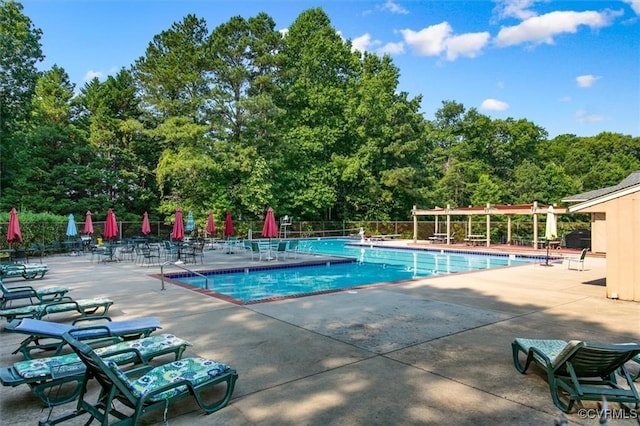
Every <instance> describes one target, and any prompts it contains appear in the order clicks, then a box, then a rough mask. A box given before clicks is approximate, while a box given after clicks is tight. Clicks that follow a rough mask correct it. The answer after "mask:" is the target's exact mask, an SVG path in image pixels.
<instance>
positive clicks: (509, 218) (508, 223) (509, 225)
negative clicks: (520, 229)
mask: <svg viewBox="0 0 640 426" xmlns="http://www.w3.org/2000/svg"><path fill="white" fill-rule="evenodd" d="M507 244H509V245H511V215H510V214H508V215H507Z"/></svg>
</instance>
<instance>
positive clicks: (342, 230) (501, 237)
mask: <svg viewBox="0 0 640 426" xmlns="http://www.w3.org/2000/svg"><path fill="white" fill-rule="evenodd" d="M104 224H105V222H96V221H94V222H93V228H94V234H93V235H92V237H93V238H94V239H95V238H97V237H100V236H101V235H102V234H103V230H104ZM76 225H77V229H78V231H81V230H82V229H83V227H84V223H83V222H77V223H76ZM262 225H263V223H262V222H259V221H234V229H235V236H237V237H238V238H248V237H252V238H260V237H261V231H262ZM118 227H119V232H118V239H126V238H133V237H136V236H141V223H140V222H118ZM413 227H414V225H413V221H343V222H338V221H315V222H314V221H300V222H295V221H294V222H293V223H291V224H290V225H287V226H281V227H280V235H279V237H280V238H318V237H343V236H357V235H358V232H359V231H360V228H362V229H363V230H364V232H365V234H366V235H399V236H400V237H399V238H403V239H413ZM445 227H446V223H445V222H443V221H439V223H438V229H436V224H435V222H434V221H429V220H419V221H418V240H427V239H428V238H429V237H430V236H432V235H433V234H434V233H437V232H444V228H445ZM20 228H21V231H22V237H23V243H22V244H21V246H23V247H29V246H30V245H31V244H35V243H39V244H50V243H52V242H53V241H58V242H62V241H67V240H69V239H73V238H70V237H68V236H67V235H65V234H66V230H67V224H66V223H33V222H25V223H22V222H21V223H20ZM578 228H580V229H590V224H589V223H585V222H559V223H558V235H563V234H565V233H568V232H570V231H572V230H574V229H578ZM6 229H7V223H3V224H0V235H1V236H2V237H0V238H1V240H0V248H6V247H8V246H9V244H8V243H7V241H6V238H5V235H6V234H5V233H6ZM223 229H224V224H222V223H220V224H219V226H217V227H216V233H215V235H214V236H215V237H217V238H222V237H223V235H222V233H223ZM172 230H173V225H171V224H166V223H164V222H152V223H151V233H150V234H149V235H147V237H148V238H150V239H152V240H168V239H170V238H171V232H172ZM204 230H205V224H202V225H200V224H198V226H196V229H195V230H194V231H193V232H191V233H187V235H188V236H192V237H197V236H201V237H204V236H205V232H204ZM451 231H452V233H453V234H454V238H455V240H456V241H462V240H463V239H464V237H465V235H466V233H467V231H468V222H467V221H451ZM485 232H486V221H485V220H482V221H478V222H477V223H473V224H472V232H471V233H478V234H484V233H485ZM538 232H544V221H540V222H539V223H538ZM511 235H512V239H513V238H532V237H533V221H531V220H529V221H515V220H514V221H512V223H511ZM209 237H211V235H209ZM75 238H79V236H78V237H75ZM506 238H507V222H506V221H500V220H495V221H491V241H492V242H493V243H500V242H506ZM14 246H15V244H14Z"/></svg>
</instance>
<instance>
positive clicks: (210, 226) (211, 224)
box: [207, 212, 216, 235]
mask: <svg viewBox="0 0 640 426" xmlns="http://www.w3.org/2000/svg"><path fill="white" fill-rule="evenodd" d="M215 233H216V223H215V221H214V220H213V213H211V212H209V216H208V217H207V234H211V235H215Z"/></svg>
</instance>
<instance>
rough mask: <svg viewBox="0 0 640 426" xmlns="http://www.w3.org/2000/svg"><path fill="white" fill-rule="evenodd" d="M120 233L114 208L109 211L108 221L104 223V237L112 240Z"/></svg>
mask: <svg viewBox="0 0 640 426" xmlns="http://www.w3.org/2000/svg"><path fill="white" fill-rule="evenodd" d="M117 235H118V223H117V222H116V215H115V213H114V212H113V210H111V209H109V210H108V211H107V221H106V223H105V224H104V237H105V238H106V239H107V240H112V239H114V238H115V237H116V236H117Z"/></svg>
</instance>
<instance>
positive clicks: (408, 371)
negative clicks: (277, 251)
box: [0, 240, 640, 426]
mask: <svg viewBox="0 0 640 426" xmlns="http://www.w3.org/2000/svg"><path fill="white" fill-rule="evenodd" d="M411 244H412V243H411V242H408V241H401V240H397V241H388V242H384V245H398V246H407V245H408V246H411ZM455 248H456V249H457V248H460V247H459V246H458V247H455ZM474 249H475V250H480V248H478V247H474ZM532 252H533V253H536V254H542V252H543V251H542V250H537V251H533V250H532ZM562 254H563V255H566V254H567V253H566V252H565V253H562ZM571 255H574V253H571ZM307 257H310V256H309V255H301V256H299V258H298V259H297V260H287V261H286V262H296V261H303V260H304V259H305V258H307ZM278 262H283V261H278ZM45 263H46V264H48V265H49V272H48V273H47V275H46V276H45V278H44V279H42V280H35V281H28V282H27V281H24V280H21V279H20V280H17V279H11V280H6V281H5V283H6V284H7V285H8V286H9V287H11V286H16V285H24V284H29V285H33V286H36V287H39V286H51V285H54V286H60V285H64V286H67V287H69V288H71V289H72V291H71V292H70V295H72V296H73V297H74V298H77V299H80V298H87V297H109V298H111V299H113V300H114V301H115V303H114V305H113V306H112V308H111V310H110V311H109V313H110V315H111V316H112V317H113V319H114V320H122V319H129V318H135V317H142V316H157V317H159V318H160V321H161V324H162V325H163V330H162V331H163V332H170V333H173V334H176V335H177V336H179V337H182V338H183V339H186V340H188V341H190V342H191V343H192V346H190V347H189V348H188V349H187V352H186V354H185V356H196V355H197V356H202V357H207V358H212V359H215V360H219V361H222V362H225V363H227V364H229V365H231V366H232V367H233V368H235V369H236V370H237V371H238V373H239V379H238V382H237V385H236V389H235V392H234V394H233V398H232V400H231V402H230V404H229V405H228V406H227V407H226V408H224V409H222V410H220V411H218V412H216V413H214V414H211V415H204V414H202V413H201V412H200V411H199V410H198V409H197V406H196V405H195V404H194V403H192V402H191V401H189V400H182V401H180V402H178V403H176V404H173V405H171V406H169V410H168V413H167V419H168V421H169V424H171V425H218V424H219V425H323V426H324V425H392V424H394V425H400V424H406V425H409V424H410V425H414V424H456V425H483V424H486V425H495V424H512V425H516V424H517V425H524V424H531V425H540V424H548V425H552V424H554V420H555V419H557V418H559V416H560V411H559V410H558V409H556V407H555V406H554V405H553V403H552V401H551V397H550V393H549V388H548V385H547V381H546V378H545V375H544V373H543V372H542V370H540V369H538V368H536V367H532V369H531V370H530V372H529V373H528V374H526V375H521V374H520V373H518V372H516V370H515V369H514V367H513V363H512V359H511V341H512V340H513V339H514V338H515V337H529V338H541V339H547V338H553V339H565V340H571V339H583V340H597V341H604V342H630V341H635V342H638V341H640V327H638V325H639V324H640V303H635V302H625V301H616V300H608V299H606V298H605V296H604V295H605V291H604V290H605V288H604V286H603V282H604V278H605V265H606V259H605V258H603V257H591V256H589V257H588V258H587V260H586V262H585V270H584V271H577V270H568V269H567V265H566V262H565V263H553V266H551V267H545V266H541V265H540V264H528V265H523V266H517V267H511V268H500V269H494V270H487V271H480V272H473V273H460V274H453V275H448V276H442V275H440V276H437V277H431V278H428V279H422V280H418V281H410V282H405V283H401V284H393V285H385V286H376V287H373V288H368V289H358V290H355V291H353V290H352V291H343V292H338V293H330V294H323V295H316V296H309V297H301V298H294V299H287V300H281V301H275V302H269V303H259V304H253V305H237V304H233V303H229V302H225V301H223V300H220V299H218V298H215V297H209V296H205V295H202V294H199V293H198V292H195V291H191V290H188V289H186V288H183V287H181V286H177V285H174V284H172V283H170V282H165V288H166V289H165V290H162V289H161V281H160V280H158V279H157V278H156V277H153V276H152V275H154V274H158V272H159V267H157V266H153V267H146V266H144V267H141V266H139V265H135V264H134V263H132V262H126V261H123V262H118V263H115V262H114V263H91V261H90V256H89V255H87V256H77V257H71V256H54V257H48V258H45ZM265 263H266V262H258V261H257V260H256V261H251V257H250V256H248V255H241V254H238V255H227V254H223V253H221V252H220V251H206V252H205V258H204V263H203V265H198V267H197V269H216V268H229V267H237V266H243V265H246V266H257V265H260V264H265ZM187 267H189V268H191V266H189V265H187ZM173 268H174V267H172V266H167V267H165V269H166V270H167V271H172V272H173V271H174V269H173ZM175 271H179V269H175ZM73 318H75V317H74V316H71V315H67V314H56V316H55V317H54V318H53V319H54V320H58V321H62V322H68V321H69V320H71V319H73ZM2 323H3V324H4V320H2ZM0 336H1V338H2V344H1V345H0V366H6V365H10V364H11V363H13V362H15V361H19V360H21V357H20V356H17V355H11V352H12V351H13V350H14V349H15V348H16V347H17V344H18V342H19V341H20V340H21V339H20V338H19V336H18V335H14V334H8V333H0ZM163 360H166V359H163V358H158V359H156V360H154V363H156V362H161V361H163ZM93 385H95V384H93ZM91 389H92V390H94V387H93V386H92V388H91ZM585 406H586V407H587V408H595V407H597V406H596V405H595V404H585ZM73 407H74V404H67V405H63V406H61V407H56V408H55V409H54V410H53V416H55V415H57V414H60V413H62V412H64V411H68V410H71V409H73ZM610 408H618V405H617V404H611V405H610ZM47 415H48V410H47V409H43V407H42V406H41V404H40V403H39V400H38V399H37V398H36V397H35V396H33V395H32V394H31V392H30V390H29V389H28V387H26V386H18V387H16V388H9V387H2V388H1V389H0V416H1V417H0V418H1V419H2V420H1V423H2V425H3V426H7V425H23V424H35V423H36V422H37V421H39V420H44V419H46V417H47ZM567 417H568V419H569V421H570V422H571V423H572V424H585V425H597V424H599V422H598V420H597V419H594V418H591V419H589V418H582V417H581V416H580V415H579V414H577V413H574V414H570V415H568V416H567ZM86 420H87V416H83V417H80V418H78V419H74V420H73V421H70V422H67V423H65V424H70V425H75V424H84V422H86ZM144 420H145V422H146V423H147V424H162V422H163V413H162V410H158V411H157V412H152V413H149V414H147V415H145V416H144ZM611 424H616V425H617V424H621V425H626V424H628V425H632V424H635V425H637V421H636V420H633V419H627V420H614V421H612V422H611Z"/></svg>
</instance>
